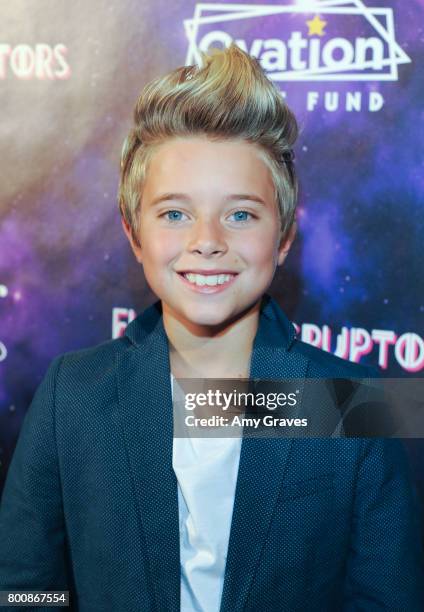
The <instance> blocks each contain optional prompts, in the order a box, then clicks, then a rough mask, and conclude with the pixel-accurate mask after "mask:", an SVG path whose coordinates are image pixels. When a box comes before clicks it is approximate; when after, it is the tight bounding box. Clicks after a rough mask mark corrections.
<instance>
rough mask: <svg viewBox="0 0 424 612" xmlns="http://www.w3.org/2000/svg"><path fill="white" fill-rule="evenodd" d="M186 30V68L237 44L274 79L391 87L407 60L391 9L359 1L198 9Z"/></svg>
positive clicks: (325, 0) (300, 1) (305, 1)
mask: <svg viewBox="0 0 424 612" xmlns="http://www.w3.org/2000/svg"><path fill="white" fill-rule="evenodd" d="M184 26H185V30H186V34H187V38H188V41H189V46H188V51H187V57H186V64H194V63H197V64H200V54H199V50H200V51H207V50H208V49H209V47H228V46H229V45H230V44H231V42H233V41H234V42H235V43H236V44H237V45H238V46H239V47H240V48H242V49H243V50H244V51H247V52H248V53H250V55H252V56H254V57H256V58H257V59H258V60H259V61H260V63H261V65H262V67H263V68H264V70H265V71H266V72H267V74H268V76H269V78H271V79H272V80H274V81H396V80H397V78H398V66H399V64H405V63H408V62H410V61H411V59H410V58H409V57H408V55H407V54H406V53H405V51H404V50H403V49H402V48H401V47H400V46H399V44H398V43H397V42H396V39H395V32H394V19H393V10H392V9H391V8H376V7H372V8H369V7H367V6H365V4H364V2H362V0H298V1H297V2H294V3H293V4H291V5H284V6H281V5H269V4H268V5H267V4H232V3H231V4H230V3H229V4H227V3H219V4H215V5H213V4H203V3H199V4H197V5H196V7H195V11H194V17H193V18H192V19H187V20H185V21H184ZM250 32H255V38H253V37H249V33H250ZM258 32H263V33H264V34H265V33H266V38H265V37H259V36H257V33H258ZM239 33H240V34H239ZM341 33H342V34H343V36H342V35H340V34H341Z"/></svg>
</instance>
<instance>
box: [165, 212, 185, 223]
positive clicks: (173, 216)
mask: <svg viewBox="0 0 424 612" xmlns="http://www.w3.org/2000/svg"><path fill="white" fill-rule="evenodd" d="M182 214H183V213H182V212H181V211H180V210H167V211H166V213H165V216H166V219H167V220H168V221H181V215H182Z"/></svg>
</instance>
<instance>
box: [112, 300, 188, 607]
mask: <svg viewBox="0 0 424 612" xmlns="http://www.w3.org/2000/svg"><path fill="white" fill-rule="evenodd" d="M126 336H127V337H128V338H129V339H130V340H131V341H132V346H131V347H130V348H129V349H128V350H127V351H125V352H124V353H123V354H120V355H119V356H118V358H117V379H118V395H119V404H120V407H121V417H122V427H123V432H124V438H125V443H126V447H127V452H128V459H129V464H130V468H131V472H132V478H133V483H134V491H135V496H136V499H137V502H138V506H139V510H140V513H141V525H142V529H143V533H144V536H145V540H146V548H147V553H148V557H149V565H150V572H151V584H152V588H153V590H154V592H155V596H156V601H157V609H158V610H160V611H163V612H177V611H179V609H180V571H179V569H180V550H179V521H178V494H177V480H176V477H175V473H174V471H173V469H172V441H173V415H172V394H171V383H170V379H169V376H170V366H169V349H168V341H167V337H166V334H165V330H164V328H163V320H162V316H161V310H160V305H159V304H158V303H156V304H155V305H153V306H152V307H150V308H149V309H148V310H146V311H145V312H144V313H143V314H142V315H141V316H140V317H137V319H136V320H135V321H133V322H132V323H130V325H129V326H128V327H127V331H126Z"/></svg>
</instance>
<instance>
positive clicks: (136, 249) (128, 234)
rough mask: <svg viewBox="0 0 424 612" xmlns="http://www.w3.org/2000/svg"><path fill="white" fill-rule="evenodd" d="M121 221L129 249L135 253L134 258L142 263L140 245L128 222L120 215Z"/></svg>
mask: <svg viewBox="0 0 424 612" xmlns="http://www.w3.org/2000/svg"><path fill="white" fill-rule="evenodd" d="M121 222H122V228H123V230H124V232H125V235H126V237H127V238H128V242H129V243H130V245H131V249H132V252H133V253H134V255H135V258H136V260H137V261H138V263H141V264H142V263H143V257H142V255H143V253H142V247H141V245H140V244H139V243H138V242H137V241H136V240H135V239H134V235H133V231H132V229H131V227H130V226H129V224H128V223H127V222H126V221H125V219H124V217H121Z"/></svg>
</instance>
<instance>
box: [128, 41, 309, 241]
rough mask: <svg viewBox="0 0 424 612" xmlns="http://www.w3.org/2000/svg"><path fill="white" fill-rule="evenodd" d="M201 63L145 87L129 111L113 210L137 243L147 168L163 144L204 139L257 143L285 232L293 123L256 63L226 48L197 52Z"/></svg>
mask: <svg viewBox="0 0 424 612" xmlns="http://www.w3.org/2000/svg"><path fill="white" fill-rule="evenodd" d="M201 57H202V65H201V66H200V67H198V66H195V65H194V66H182V67H180V68H177V69H176V70H173V71H172V72H170V73H168V74H166V75H165V76H163V77H160V78H157V79H155V80H153V81H151V82H150V83H148V84H147V85H146V86H145V87H144V89H143V90H142V92H141V94H140V96H139V98H138V101H137V104H136V106H135V109H134V126H133V128H132V129H131V131H130V133H129V134H128V136H127V138H126V139H125V141H124V145H123V148H122V155H121V175H120V184H119V192H118V199H119V208H120V211H121V215H122V216H123V217H124V219H125V221H126V222H127V224H128V225H129V227H130V228H131V233H132V237H133V239H134V241H135V242H136V244H139V238H138V237H139V229H140V227H139V223H140V206H141V200H142V194H143V183H144V180H145V177H146V173H147V168H148V163H149V160H150V158H151V157H152V154H153V153H154V151H155V149H156V147H157V146H158V145H160V144H161V143H162V142H164V141H165V140H167V139H171V138H173V137H181V136H193V135H207V136H208V137H210V138H211V139H217V140H220V139H243V140H245V141H247V142H251V143H255V144H256V145H258V150H259V152H260V154H261V157H262V159H263V161H264V162H265V163H266V164H267V166H268V168H269V170H270V172H271V175H272V178H273V182H274V186H275V199H276V203H277V207H278V211H279V216H280V223H281V234H282V236H286V235H287V232H288V231H289V230H290V228H291V226H292V224H293V221H294V218H295V210H296V202H297V193H298V183H297V178H296V174H295V170H294V164H293V151H292V147H293V145H294V143H295V141H296V138H297V135H298V127H297V122H296V118H295V116H294V115H293V113H292V112H291V110H290V109H289V107H288V106H287V104H286V103H285V101H284V99H283V97H282V96H281V93H280V92H279V91H278V89H277V88H276V87H275V85H274V84H273V83H272V82H271V81H270V80H269V79H268V77H267V76H266V74H265V73H264V71H263V70H262V68H261V66H260V64H259V62H258V60H256V59H255V58H253V57H251V56H250V55H248V54H247V53H245V52H244V51H243V50H241V49H240V48H239V47H238V46H237V45H235V44H234V43H232V44H231V45H230V47H228V48H227V49H225V50H218V49H213V50H212V51H211V52H210V53H209V54H205V53H202V54H201Z"/></svg>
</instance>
